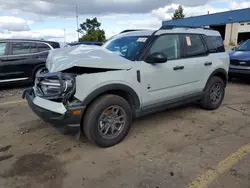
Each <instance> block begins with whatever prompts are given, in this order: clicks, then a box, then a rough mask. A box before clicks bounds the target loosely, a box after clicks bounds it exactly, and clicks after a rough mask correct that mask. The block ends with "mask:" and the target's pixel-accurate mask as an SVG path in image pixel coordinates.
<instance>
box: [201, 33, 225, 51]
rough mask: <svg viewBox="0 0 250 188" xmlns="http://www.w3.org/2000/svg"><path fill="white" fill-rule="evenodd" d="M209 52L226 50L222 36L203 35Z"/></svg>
mask: <svg viewBox="0 0 250 188" xmlns="http://www.w3.org/2000/svg"><path fill="white" fill-rule="evenodd" d="M203 37H204V39H205V41H206V44H207V48H208V50H209V53H220V52H225V47H224V44H223V40H222V37H221V36H203Z"/></svg>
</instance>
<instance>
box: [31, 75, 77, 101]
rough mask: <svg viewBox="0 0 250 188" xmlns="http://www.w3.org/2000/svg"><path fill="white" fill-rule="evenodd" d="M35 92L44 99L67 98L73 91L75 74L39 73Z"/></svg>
mask: <svg viewBox="0 0 250 188" xmlns="http://www.w3.org/2000/svg"><path fill="white" fill-rule="evenodd" d="M35 92H36V95H37V96H39V97H42V98H46V99H68V98H70V97H71V96H72V95H73V94H74V93H75V75H74V74H69V73H61V72H58V73H47V74H39V75H37V77H36V81H35Z"/></svg>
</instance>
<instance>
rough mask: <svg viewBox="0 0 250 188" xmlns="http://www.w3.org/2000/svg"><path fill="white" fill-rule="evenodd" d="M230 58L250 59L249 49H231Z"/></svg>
mask: <svg viewBox="0 0 250 188" xmlns="http://www.w3.org/2000/svg"><path fill="white" fill-rule="evenodd" d="M229 55H230V59H234V60H240V61H248V60H250V51H232V52H230V53H229Z"/></svg>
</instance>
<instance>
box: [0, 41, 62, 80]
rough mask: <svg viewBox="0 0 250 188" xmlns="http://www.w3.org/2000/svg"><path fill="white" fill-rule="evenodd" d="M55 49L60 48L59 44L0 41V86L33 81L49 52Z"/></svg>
mask: <svg viewBox="0 0 250 188" xmlns="http://www.w3.org/2000/svg"><path fill="white" fill-rule="evenodd" d="M55 48H60V44H59V43H57V42H51V41H40V40H24V39H2V40H0V84H1V83H13V82H20V81H34V78H35V75H36V73H37V72H39V71H40V70H42V69H43V68H45V62H46V59H47V56H48V53H49V51H50V50H51V49H55Z"/></svg>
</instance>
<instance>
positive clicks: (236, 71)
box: [228, 65, 250, 76]
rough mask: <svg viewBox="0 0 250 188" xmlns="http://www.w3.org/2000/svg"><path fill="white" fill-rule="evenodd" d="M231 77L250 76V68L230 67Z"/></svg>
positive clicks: (229, 73)
mask: <svg viewBox="0 0 250 188" xmlns="http://www.w3.org/2000/svg"><path fill="white" fill-rule="evenodd" d="M228 75H229V76H248V75H250V67H249V66H235V65H230V66H229V72H228Z"/></svg>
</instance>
